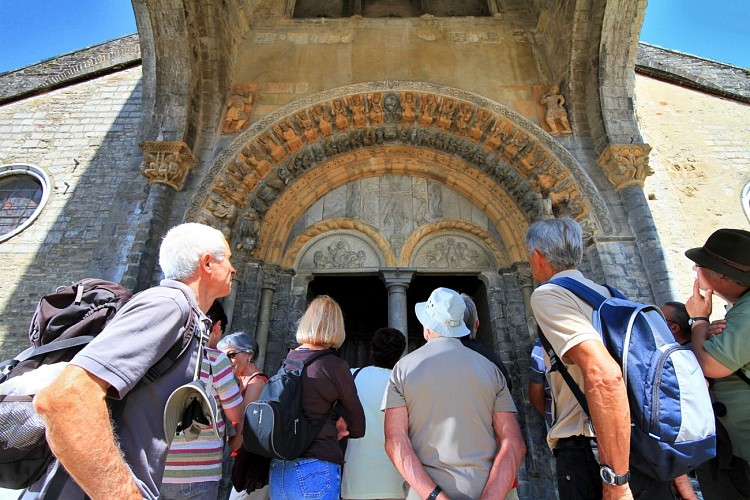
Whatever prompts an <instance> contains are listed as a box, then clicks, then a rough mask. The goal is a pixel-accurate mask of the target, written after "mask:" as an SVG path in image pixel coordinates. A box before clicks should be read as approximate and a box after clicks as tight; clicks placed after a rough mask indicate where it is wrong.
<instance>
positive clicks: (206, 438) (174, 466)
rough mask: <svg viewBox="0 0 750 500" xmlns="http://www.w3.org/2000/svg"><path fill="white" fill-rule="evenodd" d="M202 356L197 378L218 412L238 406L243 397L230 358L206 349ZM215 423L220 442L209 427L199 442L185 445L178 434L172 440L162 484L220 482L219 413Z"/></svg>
mask: <svg viewBox="0 0 750 500" xmlns="http://www.w3.org/2000/svg"><path fill="white" fill-rule="evenodd" d="M205 353H206V355H205V356H204V357H203V362H202V363H201V373H200V378H201V380H204V381H205V382H206V386H207V387H208V388H209V391H210V392H211V393H212V394H213V395H214V397H215V398H216V405H217V407H218V409H219V410H221V409H222V408H234V407H235V406H237V405H239V404H241V403H242V394H241V393H240V388H239V387H238V386H237V381H236V379H235V378H234V373H233V372H232V365H231V363H230V362H229V358H227V357H226V355H225V354H224V353H222V352H221V351H218V350H216V349H211V348H208V347H207V348H205ZM209 363H210V368H211V371H210V374H209ZM209 375H211V376H209ZM216 422H217V428H218V430H219V436H221V439H216V436H215V435H214V433H213V430H212V429H211V427H210V426H206V428H205V429H203V430H202V431H201V434H200V436H199V437H198V439H195V440H193V441H185V437H184V435H183V434H181V433H180V434H177V436H175V438H174V441H172V446H171V447H170V448H169V455H168V456H167V462H166V466H165V468H164V481H163V482H165V483H202V482H207V481H218V480H220V479H221V462H222V458H223V452H224V440H223V436H224V427H225V425H224V419H223V418H222V412H221V411H219V412H218V415H217V416H216Z"/></svg>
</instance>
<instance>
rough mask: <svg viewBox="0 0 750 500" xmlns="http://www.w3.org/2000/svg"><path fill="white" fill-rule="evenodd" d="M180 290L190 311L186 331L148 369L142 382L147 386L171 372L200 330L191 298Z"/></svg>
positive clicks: (199, 361)
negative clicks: (168, 371)
mask: <svg viewBox="0 0 750 500" xmlns="http://www.w3.org/2000/svg"><path fill="white" fill-rule="evenodd" d="M178 290H180V292H182V295H183V296H184V297H185V300H186V301H187V304H188V310H189V313H188V318H187V320H186V322H185V323H186V325H185V330H183V335H182V339H181V340H180V341H179V342H177V343H175V344H174V345H173V346H172V347H171V348H170V349H169V350H168V351H167V353H166V354H165V355H164V356H162V358H161V359H160V360H159V361H157V362H156V363H155V364H154V365H153V366H152V367H151V368H149V369H148V371H147V372H146V374H145V375H144V376H143V378H142V379H141V382H143V383H145V384H150V383H151V382H153V381H154V380H156V379H158V378H159V377H161V376H162V375H164V374H165V373H166V372H167V370H169V369H170V368H171V367H172V366H173V365H174V364H175V363H176V362H177V360H178V359H179V358H180V356H182V354H183V353H184V352H185V351H186V350H187V348H188V346H190V342H191V341H192V339H193V336H194V335H195V334H196V333H197V330H199V327H198V323H197V321H196V320H195V316H196V314H197V313H196V312H195V311H194V310H193V307H192V306H191V305H190V298H189V297H188V296H187V293H186V292H185V291H184V290H182V289H181V288H178ZM200 363H201V360H200V359H199V360H198V366H200ZM199 369H200V368H199Z"/></svg>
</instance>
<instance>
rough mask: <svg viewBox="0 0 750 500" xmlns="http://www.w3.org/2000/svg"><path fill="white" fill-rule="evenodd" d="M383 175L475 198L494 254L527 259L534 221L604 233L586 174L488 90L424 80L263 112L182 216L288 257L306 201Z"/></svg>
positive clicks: (258, 252) (350, 90)
mask: <svg viewBox="0 0 750 500" xmlns="http://www.w3.org/2000/svg"><path fill="white" fill-rule="evenodd" d="M383 174H398V175H405V176H413V177H417V178H423V179H427V180H429V181H432V182H438V183H441V184H443V185H445V186H448V187H450V188H451V189H453V190H455V191H457V192H458V193H460V194H461V195H462V196H465V197H466V198H468V199H469V200H471V202H472V203H474V204H475V205H477V206H478V207H481V209H482V210H483V211H485V212H486V213H487V216H488V217H489V219H490V222H491V223H492V224H494V226H495V227H496V228H497V229H498V231H499V232H500V238H499V242H497V244H500V245H503V246H504V247H505V248H504V250H505V251H506V252H507V253H508V257H506V258H505V259H502V258H499V257H498V258H497V260H498V262H500V261H501V260H502V261H505V260H507V259H510V260H511V261H522V260H525V255H524V253H523V242H522V237H523V236H522V235H523V233H524V231H525V227H526V226H527V225H528V224H529V223H530V222H533V221H534V220H537V219H539V218H543V217H548V216H553V215H557V216H559V215H570V216H572V217H575V218H576V219H578V220H579V221H580V222H581V223H582V224H583V225H584V227H585V228H586V230H587V231H588V232H589V233H590V234H600V233H602V232H607V231H609V230H611V228H610V222H609V221H610V218H609V217H608V215H607V208H606V205H605V203H604V202H603V200H602V198H601V196H600V194H599V193H598V191H597V190H596V188H595V187H594V185H593V183H592V182H591V180H590V179H589V178H588V176H587V174H586V173H585V172H584V171H583V169H582V168H581V167H580V166H579V165H578V163H577V162H576V160H575V159H574V158H573V157H572V156H571V155H570V153H569V152H568V151H567V150H565V149H564V148H562V147H561V146H560V145H559V144H558V143H557V142H556V141H555V140H554V139H552V138H551V137H550V136H549V135H547V134H546V133H545V132H544V131H543V130H542V129H540V128H539V127H537V126H536V125H534V124H533V123H531V122H530V121H529V120H527V119H526V118H524V117H522V116H521V115H519V114H517V113H515V112H513V111H511V110H509V109H507V108H505V107H503V106H501V105H499V104H497V103H495V102H492V101H490V100H488V99H485V98H482V97H480V96H477V95H474V94H469V93H467V92H463V91H460V90H457V89H453V88H449V87H444V86H440V85H433V84H426V83H423V82H374V83H368V84H360V85H354V86H349V87H345V88H341V89H335V90H332V91H329V92H325V93H321V94H317V95H313V96H309V97H307V98H305V99H301V100H299V101H296V102H294V103H291V104H290V105H287V106H285V107H283V108H280V109H279V110H277V111H276V112H274V113H272V114H270V115H267V116H266V117H264V118H263V119H261V120H260V121H258V122H257V123H255V124H254V125H253V126H252V127H251V128H249V129H248V130H247V131H245V133H243V134H242V135H241V136H240V137H238V138H237V139H236V140H235V141H234V142H233V143H232V144H231V145H230V146H229V147H228V148H227V149H226V150H225V151H224V152H223V153H222V154H221V155H220V156H219V158H218V159H217V161H216V162H215V163H214V165H213V166H212V167H211V169H210V170H209V172H208V174H207V175H206V177H205V178H204V181H203V182H202V184H201V186H200V187H199V188H198V189H197V190H196V192H195V195H194V197H193V199H192V203H191V206H190V208H189V209H188V211H187V213H186V219H187V220H197V221H201V222H206V223H209V224H213V225H215V226H217V227H221V228H222V229H223V231H224V232H225V234H226V235H227V237H228V238H230V239H231V240H232V242H233V246H234V247H235V249H236V250H235V253H236V254H239V255H241V256H243V257H245V258H250V259H258V260H261V261H265V262H268V263H272V264H283V265H289V263H290V262H292V261H293V257H290V256H289V255H287V253H288V250H289V248H290V245H292V247H294V245H293V241H292V240H291V239H290V238H292V237H298V236H299V235H293V234H292V227H293V226H294V224H295V223H296V221H297V220H298V219H299V217H300V216H301V215H302V214H303V213H304V212H305V211H306V210H307V209H308V208H309V207H310V206H311V205H312V204H313V203H314V202H315V200H317V199H319V198H320V197H321V196H323V195H324V194H325V193H327V192H329V191H331V190H332V189H336V188H337V187H340V186H342V185H344V184H346V183H349V182H352V181H356V180H358V179H364V178H368V177H376V176H381V175H383ZM297 245H298V243H297ZM294 248H296V249H297V250H299V246H296V247H294ZM399 252H400V250H399V249H396V258H398V253H399ZM496 257H497V256H496Z"/></svg>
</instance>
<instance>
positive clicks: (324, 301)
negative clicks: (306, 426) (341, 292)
mask: <svg viewBox="0 0 750 500" xmlns="http://www.w3.org/2000/svg"><path fill="white" fill-rule="evenodd" d="M345 336H346V334H345V333H344V317H343V315H342V313H341V308H340V307H339V305H338V303H336V301H335V300H333V299H332V298H331V297H328V296H327V295H321V296H319V297H317V298H316V299H315V300H313V301H312V302H311V303H310V305H309V306H308V308H307V311H306V312H305V314H304V315H303V316H302V319H301V320H300V322H299V326H298V327H297V342H299V343H300V346H299V347H298V348H296V349H294V350H292V351H290V352H289V354H287V358H286V359H288V360H290V361H296V362H305V361H307V360H308V359H310V358H312V357H316V358H317V359H315V361H313V362H312V363H310V364H309V365H308V366H307V368H306V369H305V371H304V375H303V377H302V408H303V410H304V412H305V417H306V418H307V420H309V421H313V422H314V421H318V420H320V419H321V418H323V417H325V416H326V415H328V418H327V420H326V421H325V423H324V425H323V427H322V429H321V430H320V432H319V433H318V435H317V437H316V438H315V440H313V442H312V444H311V445H310V447H309V448H308V449H307V451H305V452H304V453H303V454H302V456H301V457H300V458H298V459H296V460H276V459H274V460H271V476H270V480H269V483H270V486H271V498H273V499H274V500H299V499H304V498H316V499H318V500H339V492H340V489H341V466H342V465H343V463H344V455H343V452H342V450H341V447H340V446H339V442H338V431H337V428H336V421H337V420H338V419H339V417H340V416H343V417H344V419H345V420H346V424H347V427H348V432H349V434H348V437H349V438H359V437H362V436H364V434H365V414H364V410H363V409H362V405H361V404H360V402H359V398H358V397H357V389H356V387H355V385H354V379H353V378H352V374H351V372H350V371H349V365H348V364H347V362H346V361H344V360H343V359H341V358H339V357H338V356H335V355H321V354H322V353H321V351H327V350H329V349H331V348H338V347H340V346H341V344H343V343H344V338H345ZM336 402H338V403H339V404H338V405H337V406H336V408H334V403H336ZM332 408H334V409H333V411H332ZM339 410H341V411H340V412H339Z"/></svg>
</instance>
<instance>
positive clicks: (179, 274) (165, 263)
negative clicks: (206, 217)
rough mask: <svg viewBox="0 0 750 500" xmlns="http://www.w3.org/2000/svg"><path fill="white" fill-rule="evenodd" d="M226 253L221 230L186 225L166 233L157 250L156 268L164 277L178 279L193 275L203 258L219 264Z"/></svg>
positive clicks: (225, 244) (190, 223)
mask: <svg viewBox="0 0 750 500" xmlns="http://www.w3.org/2000/svg"><path fill="white" fill-rule="evenodd" d="M226 251H227V242H226V239H224V235H223V234H222V233H221V231H219V230H218V229H214V228H212V227H209V226H206V225H205V224H198V223H196V222H188V223H186V224H180V225H179V226H175V227H173V228H172V229H170V230H169V231H168V232H167V235H166V236H165V237H164V240H163V241H162V242H161V247H160V248H159V266H161V270H162V271H163V272H164V277H165V278H167V279H172V280H181V279H184V278H189V277H190V276H192V275H193V274H195V271H196V270H197V269H198V265H199V264H200V260H201V257H202V256H203V255H205V254H209V255H211V257H213V259H214V260H216V261H217V262H223V261H224V259H225V258H226Z"/></svg>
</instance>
